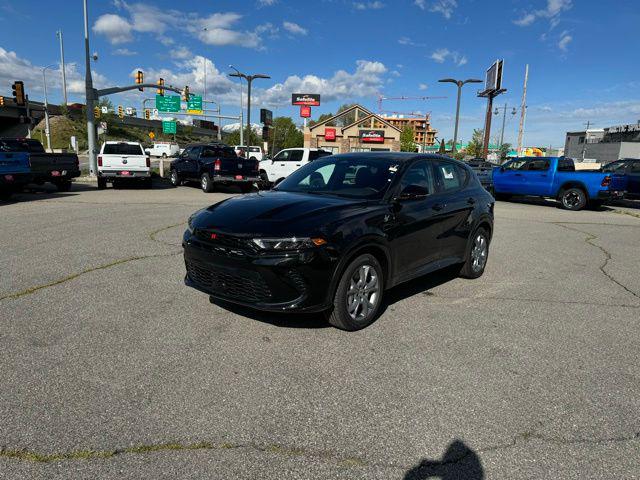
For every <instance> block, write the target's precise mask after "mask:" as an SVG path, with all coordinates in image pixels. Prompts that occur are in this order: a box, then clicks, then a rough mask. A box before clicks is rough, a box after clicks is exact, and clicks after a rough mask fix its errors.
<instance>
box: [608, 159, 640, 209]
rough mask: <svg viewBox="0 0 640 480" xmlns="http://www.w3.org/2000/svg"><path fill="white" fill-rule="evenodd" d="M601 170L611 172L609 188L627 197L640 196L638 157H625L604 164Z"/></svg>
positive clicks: (639, 165) (639, 161)
mask: <svg viewBox="0 0 640 480" xmlns="http://www.w3.org/2000/svg"><path fill="white" fill-rule="evenodd" d="M602 171H603V172H607V173H610V174H611V190H613V191H615V192H620V193H621V194H622V195H624V196H625V197H628V198H631V199H633V198H640V159H638V158H625V159H622V160H616V161H615V162H611V163H609V164H607V165H605V166H604V167H603V168H602Z"/></svg>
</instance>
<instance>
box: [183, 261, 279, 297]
mask: <svg viewBox="0 0 640 480" xmlns="http://www.w3.org/2000/svg"><path fill="white" fill-rule="evenodd" d="M186 264H187V274H188V275H189V278H190V279H191V281H193V282H194V283H195V284H196V285H198V286H199V287H202V288H204V289H205V290H207V291H210V292H212V293H214V294H217V295H220V296H223V297H229V298H235V299H237V300H242V301H248V302H264V301H267V300H268V299H269V298H271V290H270V289H269V287H268V286H267V284H266V283H265V281H264V279H263V278H262V277H261V276H260V275H259V274H258V273H254V274H253V275H250V274H247V275H244V276H242V275H238V274H236V273H231V272H230V271H227V270H222V269H219V268H215V267H209V266H208V265H205V264H203V263H200V262H194V261H192V260H189V261H187V262H186ZM248 273H250V272H248Z"/></svg>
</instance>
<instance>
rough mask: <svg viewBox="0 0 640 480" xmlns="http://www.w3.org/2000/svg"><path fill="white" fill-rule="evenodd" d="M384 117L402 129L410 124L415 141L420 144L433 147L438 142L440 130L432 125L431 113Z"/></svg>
mask: <svg viewBox="0 0 640 480" xmlns="http://www.w3.org/2000/svg"><path fill="white" fill-rule="evenodd" d="M382 118H383V119H384V120H385V121H387V122H389V123H390V124H391V125H393V126H394V127H398V128H399V129H400V130H401V131H402V130H403V129H404V128H405V127H406V126H410V127H411V129H412V130H413V133H414V135H413V141H414V142H415V143H416V145H418V146H420V145H425V146H427V147H431V146H433V145H435V143H436V133H438V131H437V130H434V129H433V128H432V127H431V116H430V115H426V116H425V117H404V116H402V115H394V116H382Z"/></svg>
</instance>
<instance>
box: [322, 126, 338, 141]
mask: <svg viewBox="0 0 640 480" xmlns="http://www.w3.org/2000/svg"><path fill="white" fill-rule="evenodd" d="M324 139H325V140H331V141H332V142H333V141H335V139H336V129H335V128H325V129H324Z"/></svg>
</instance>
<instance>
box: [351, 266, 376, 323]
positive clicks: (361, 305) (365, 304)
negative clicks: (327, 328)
mask: <svg viewBox="0 0 640 480" xmlns="http://www.w3.org/2000/svg"><path fill="white" fill-rule="evenodd" d="M379 299H380V282H379V281H378V274H377V272H376V269H375V268H374V267H373V266H371V265H368V264H365V265H361V266H359V267H358V269H357V270H356V271H355V272H353V275H352V276H351V281H350V283H349V290H348V291H347V312H348V313H349V316H350V317H351V318H352V319H353V320H358V321H361V320H364V319H365V318H367V317H368V316H369V313H370V312H373V311H375V308H376V307H377V304H378V301H379Z"/></svg>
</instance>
